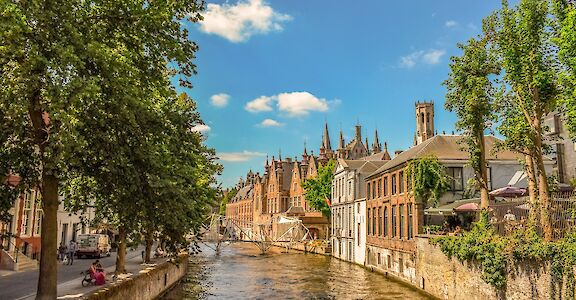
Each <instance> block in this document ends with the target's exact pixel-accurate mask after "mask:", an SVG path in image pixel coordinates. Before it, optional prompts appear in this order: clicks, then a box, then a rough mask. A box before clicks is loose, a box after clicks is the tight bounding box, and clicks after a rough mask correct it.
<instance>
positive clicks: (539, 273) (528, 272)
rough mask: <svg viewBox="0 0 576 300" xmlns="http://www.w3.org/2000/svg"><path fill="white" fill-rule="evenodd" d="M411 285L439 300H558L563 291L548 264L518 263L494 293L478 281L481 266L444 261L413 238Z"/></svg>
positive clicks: (435, 249) (425, 241)
mask: <svg viewBox="0 0 576 300" xmlns="http://www.w3.org/2000/svg"><path fill="white" fill-rule="evenodd" d="M416 244H417V254H416V259H415V270H416V273H415V279H416V282H415V285H416V286H417V287H418V288H420V289H422V290H424V291H426V292H427V293H430V294H432V295H434V296H436V297H438V298H441V299H455V300H459V299H462V300H472V299H477V300H484V299H559V297H560V295H562V294H563V291H561V290H560V289H558V290H557V291H555V288H558V287H557V286H556V285H555V284H554V282H553V279H552V274H551V272H550V268H549V266H548V265H543V264H536V263H522V264H519V265H518V266H517V269H516V270H515V271H514V272H511V273H509V274H508V275H507V278H506V279H507V287H506V288H504V289H501V290H497V289H496V288H494V287H493V286H491V285H490V284H488V283H486V282H484V280H483V279H482V269H481V266H479V265H477V264H474V263H470V262H460V261H458V260H457V259H456V258H452V259H448V257H447V256H446V255H444V253H443V252H442V251H441V250H440V248H439V247H438V246H433V245H431V244H430V243H429V239H428V238H426V237H417V238H416Z"/></svg>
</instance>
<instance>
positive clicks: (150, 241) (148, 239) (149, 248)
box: [144, 233, 154, 263]
mask: <svg viewBox="0 0 576 300" xmlns="http://www.w3.org/2000/svg"><path fill="white" fill-rule="evenodd" d="M153 243H154V239H153V236H152V234H151V233H146V250H145V253H144V262H145V263H149V262H150V259H151V253H152V244H153Z"/></svg>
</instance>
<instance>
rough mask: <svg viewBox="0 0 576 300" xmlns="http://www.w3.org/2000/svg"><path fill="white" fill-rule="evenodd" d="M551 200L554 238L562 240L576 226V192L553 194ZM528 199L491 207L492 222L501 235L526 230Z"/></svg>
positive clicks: (529, 206)
mask: <svg viewBox="0 0 576 300" xmlns="http://www.w3.org/2000/svg"><path fill="white" fill-rule="evenodd" d="M551 198H552V199H551V200H550V219H551V225H552V238H553V239H554V240H557V239H561V238H563V237H564V236H566V235H567V234H568V233H570V232H571V231H572V230H573V228H574V225H576V192H562V193H553V194H552V197H551ZM531 209H532V208H531V205H530V202H529V199H528V197H524V198H517V199H514V200H512V201H506V202H500V203H495V204H491V205H490V209H489V212H490V221H491V223H492V224H493V225H494V227H495V229H496V231H497V232H498V233H499V234H501V235H509V234H511V233H512V232H514V231H517V230H521V229H522V228H525V227H526V226H527V225H528V224H527V223H528V218H529V215H530V211H531ZM539 217H540V216H539V214H536V230H537V232H538V234H540V235H542V234H543V230H542V226H541V223H540V219H539Z"/></svg>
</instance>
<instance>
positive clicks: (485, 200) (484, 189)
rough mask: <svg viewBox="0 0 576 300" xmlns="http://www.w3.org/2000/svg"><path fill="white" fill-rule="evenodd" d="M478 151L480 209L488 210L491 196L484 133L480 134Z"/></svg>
mask: <svg viewBox="0 0 576 300" xmlns="http://www.w3.org/2000/svg"><path fill="white" fill-rule="evenodd" d="M478 149H479V150H480V157H479V159H478V163H479V164H480V165H479V166H478V167H479V171H480V174H478V175H480V176H478V177H479V181H480V209H482V210H487V209H488V206H489V205H490V195H488V168H487V167H486V145H485V144H484V132H482V131H481V132H479V135H478Z"/></svg>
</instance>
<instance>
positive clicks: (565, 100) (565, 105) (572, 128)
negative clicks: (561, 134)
mask: <svg viewBox="0 0 576 300" xmlns="http://www.w3.org/2000/svg"><path fill="white" fill-rule="evenodd" d="M553 3H554V15H555V17H556V21H557V22H558V24H557V27H556V32H555V39H554V42H555V44H556V46H557V47H558V57H559V60H560V63H561V64H562V66H563V68H561V69H560V70H561V72H560V79H561V83H562V98H561V100H560V107H561V109H562V112H563V115H564V120H565V121H566V123H565V124H566V125H567V128H568V131H569V132H570V137H571V139H572V141H575V142H576V4H575V3H574V2H573V1H572V2H571V1H568V0H554V1H553Z"/></svg>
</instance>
